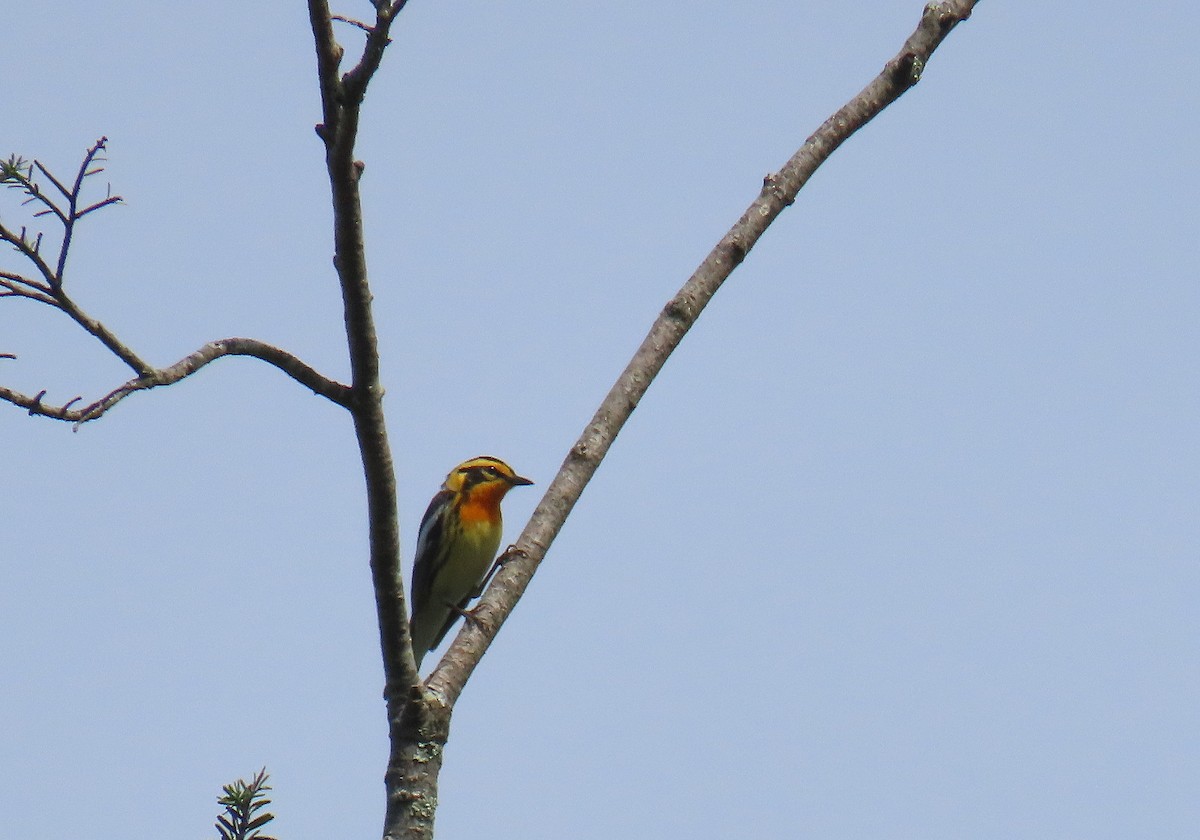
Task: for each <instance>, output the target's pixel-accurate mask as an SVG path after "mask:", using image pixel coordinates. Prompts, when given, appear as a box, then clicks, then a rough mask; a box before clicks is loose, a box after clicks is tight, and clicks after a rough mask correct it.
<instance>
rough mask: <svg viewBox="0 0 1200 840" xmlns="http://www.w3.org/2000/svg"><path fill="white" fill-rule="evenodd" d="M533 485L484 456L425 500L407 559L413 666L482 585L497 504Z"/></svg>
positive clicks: (492, 552)
mask: <svg viewBox="0 0 1200 840" xmlns="http://www.w3.org/2000/svg"><path fill="white" fill-rule="evenodd" d="M527 484H533V482H532V481H530V480H529V479H528V478H523V477H522V476H519V475H517V474H516V472H514V471H513V468H512V467H510V466H509V465H508V464H506V463H504V462H503V461H501V460H500V459H499V458H493V457H491V456H490V455H481V456H479V457H478V458H472V459H470V460H469V461H463V462H462V463H461V464H459V465H458V466H457V467H455V468H454V469H453V470H451V471H450V474H449V475H448V476H446V481H445V482H444V483H443V484H442V489H441V490H440V491H438V493H437V494H436V495H434V497H433V499H432V500H431V501H430V502H429V509H428V510H426V511H425V516H423V517H422V518H421V529H420V531H419V532H418V535H417V554H416V559H415V560H414V561H413V573H412V589H411V590H410V593H411V598H412V618H411V619H410V621H409V634H410V637H411V639H412V649H413V658H414V659H415V660H416V663H417V667H418V668H419V667H421V660H422V659H423V658H424V657H425V654H426V653H428V652H429V651H431V650H433V649H434V648H436V647H437V646H438V644H440V643H441V641H442V639H443V638H444V637H445V635H446V633H447V632H449V630H450V628H451V626H453V624H454V622H455V621H457V620H458V617H459V616H460V615H466V612H465V610H466V607H467V604H469V603H470V602H471V599H472V598H477V597H479V595H480V594H482V592H483V583H484V580H485V579H486V578H487V574H488V571H489V570H490V569H491V566H492V561H493V559H494V558H495V556H496V551H497V549H499V548H500V534H501V531H502V528H503V523H502V522H501V519H500V501H501V499H503V498H504V496H505V494H506V493H508V491H509V490H511V489H512V488H514V487H520V486H522V485H527Z"/></svg>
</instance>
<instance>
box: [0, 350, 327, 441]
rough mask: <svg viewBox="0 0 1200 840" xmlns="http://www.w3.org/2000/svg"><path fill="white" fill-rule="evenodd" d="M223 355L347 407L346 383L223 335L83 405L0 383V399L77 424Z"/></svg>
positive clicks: (287, 356) (287, 355) (285, 356)
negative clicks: (249, 360)
mask: <svg viewBox="0 0 1200 840" xmlns="http://www.w3.org/2000/svg"><path fill="white" fill-rule="evenodd" d="M223 356H252V357H254V358H256V359H260V360H262V361H264V362H267V363H268V364H270V365H274V366H275V367H277V368H279V369H280V370H282V371H283V372H284V373H286V374H287V375H288V376H290V377H291V378H292V379H295V380H296V381H297V382H299V383H300V384H301V385H304V386H305V387H307V388H309V389H310V390H311V391H312V392H313V393H314V394H317V395H319V396H322V397H325V398H326V399H328V400H330V401H332V402H334V403H337V404H338V405H340V406H342V407H343V408H349V407H350V389H349V387H347V386H346V385H343V384H341V383H340V382H337V381H335V380H333V379H329V378H328V377H326V376H323V375H322V374H320V373H318V372H317V371H316V370H314V369H313V368H311V367H309V366H308V365H307V364H305V363H304V362H302V361H301V360H300V359H298V358H297V357H296V356H293V355H292V354H291V353H289V352H287V351H286V350H282V349H280V348H278V347H276V346H274V345H272V344H267V343H266V342H262V341H259V340H257V339H253V338H226V339H222V340H220V341H210V342H209V343H208V344H205V345H204V346H203V347H201V348H200V349H199V350H196V351H195V352H193V353H190V354H188V355H187V356H185V357H184V358H182V359H180V360H179V361H178V362H176V363H175V364H173V365H171V366H170V367H166V368H162V369H155V368H151V369H149V370H147V371H146V372H145V373H143V374H142V375H140V376H137V377H134V378H133V379H130V380H129V381H128V382H126V383H124V384H123V385H121V386H120V387H118V388H115V389H113V390H112V391H110V392H109V393H107V394H105V395H104V396H103V397H101V398H100V399H98V400H96V401H95V402H93V403H91V404H89V405H86V406H84V407H83V408H78V409H76V408H71V406H72V405H74V404H75V403H77V402H79V401H80V400H82V397H75V398H74V399H73V400H71V401H70V402H67V403H65V404H63V405H61V406H51V405H46V404H44V403H43V402H42V398H43V397H45V395H46V392H45V391H41V392H40V393H38V394H36V395H34V396H32V397H30V396H28V395H25V394H21V393H19V392H17V391H13V390H11V389H9V388H4V387H0V400H4V401H5V402H10V403H12V404H13V405H16V406H19V407H21V408H24V409H26V410H28V411H29V413H30V414H33V415H38V416H40V417H49V418H50V419H52V420H63V421H66V422H70V423H75V424H76V425H77V426H78V425H81V424H83V423H87V422H88V421H90V420H95V419H97V418H98V417H101V416H102V415H104V413H105V412H107V411H108V410H109V409H111V408H112V407H113V406H115V405H116V404H117V403H119V402H120V401H121V400H123V399H125V398H126V397H127V396H129V395H130V394H133V393H136V392H138V391H146V390H149V389H151V388H158V387H161V386H163V385H173V384H174V383H176V382H179V381H180V380H182V379H185V378H187V377H189V376H191V375H192V374H193V373H195V372H196V371H198V370H200V369H201V368H202V367H204V366H205V365H207V364H209V363H210V362H214V361H216V360H217V359H220V358H221V357H223ZM12 358H15V357H12Z"/></svg>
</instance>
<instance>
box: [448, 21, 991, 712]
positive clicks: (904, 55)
mask: <svg viewBox="0 0 1200 840" xmlns="http://www.w3.org/2000/svg"><path fill="white" fill-rule="evenodd" d="M977 2H978V0H946V2H940V3H929V4H928V5H927V6H926V7H925V10H924V14H923V15H922V17H921V22H920V24H919V25H918V26H917V29H916V31H915V32H913V34H912V35H911V36H909V38H908V40H907V41H905V43H904V46H903V48H902V49H901V50H900V52H899V53H898V54H897V55H896V56H895V57H894V58H893V59H892V60H891V61H889V62H888V63H887V65H886V66H885V67H884V69H883V72H882V73H880V74H879V76H877V77H876V78H875V80H874V81H872V82H871V83H870V84H869V85H867V87H866V88H864V89H863V90H862V92H861V93H859V94H858V95H857V96H855V97H854V98H853V99H851V100H850V101H849V102H848V103H846V105H844V106H843V107H842V108H841V109H839V110H838V111H837V113H835V114H834V115H833V116H831V117H830V118H829V119H827V120H826V121H825V122H824V124H823V125H821V127H820V128H818V129H817V131H816V132H814V133H813V135H812V136H811V137H809V138H808V140H806V141H805V143H804V145H803V146H801V147H800V149H799V151H797V152H796V154H795V155H793V156H792V158H791V160H789V161H788V162H787V164H786V165H785V166H784V167H783V168H782V169H781V170H780V171H779V172H777V173H774V174H772V175H768V176H767V177H766V178H765V179H764V180H763V187H762V190H761V192H760V193H759V196H758V198H756V199H755V200H754V202H753V203H752V204H751V205H750V206H749V208H747V210H746V212H745V213H743V214H742V217H741V218H740V219H739V220H738V221H737V222H736V223H735V224H734V225H733V227H732V228H730V230H729V232H728V233H726V234H725V236H724V237H723V238H722V239H721V241H720V242H718V243H717V245H716V246H715V247H714V248H713V249H712V251H711V252H710V253H709V255H708V257H707V258H705V260H704V261H703V262H702V263H701V264H700V266H699V267H698V268H697V269H696V271H695V273H694V274H693V275H692V276H691V277H690V278H689V279H688V281H687V282H686V283H684V285H683V287H682V288H681V289H680V290H679V292H678V293H677V294H676V295H675V297H674V298H672V299H671V300H670V301H669V302H668V303H667V305H666V306H665V307H664V308H663V310H662V312H661V313H660V314H659V316H658V319H657V320H656V321H655V322H654V324H653V326H651V328H650V332H649V334H648V335H647V336H646V338H645V340H644V341H643V342H642V345H641V346H640V347H639V348H638V350H637V352H636V353H635V354H634V356H633V359H632V360H631V361H630V362H629V365H628V366H627V367H626V368H625V370H624V372H622V373H621V375H620V377H619V378H618V379H617V381H616V383H615V384H614V385H613V387H612V389H611V390H610V391H609V392H608V395H607V396H606V397H605V398H604V401H603V402H602V403H601V404H600V408H599V409H598V410H597V411H596V414H595V416H594V417H593V418H592V420H591V422H590V423H588V425H587V426H586V427H585V428H584V430H583V434H582V435H580V437H579V440H578V441H576V443H575V445H574V446H572V447H571V450H570V452H568V453H567V457H566V459H565V460H564V461H563V465H562V467H561V468H560V469H559V472H558V475H556V476H555V478H554V480H553V482H551V484H550V486H549V488H547V490H546V494H545V496H544V497H543V498H542V500H541V502H539V504H538V507H537V509H536V510H535V511H534V512H533V515H532V517H531V518H530V520H529V524H528V525H526V527H525V530H524V531H523V532H522V534H521V536H520V537H519V538H518V540H517V542H516V545H515V547H514V548H513V549H512V551H511V552H510V554H511V557H510V559H509V560H508V562H506V563H504V564H503V565H502V566H501V568H500V571H499V572H498V573H497V574H496V577H495V578H494V580H493V581H492V584H491V586H490V587H488V590H487V592H486V593H485V594H484V596H483V599H482V600H481V601H480V603H479V606H478V607H477V608H476V609H475V610H474V612H473V614H474V616H475V618H476V620H475V621H468V622H464V624H463V626H462V628H461V630H460V631H459V634H458V636H457V637H456V639H455V641H454V644H452V645H451V646H450V649H449V650H448V651H447V653H446V655H445V657H444V658H443V659H442V662H441V663H440V664H439V665H438V667H437V669H436V670H435V671H434V673H433V674H432V675H431V676H430V678H429V679H428V680H427V681H426V684H427V685H428V687H429V689H430V690H431V691H433V692H434V693H435V694H437V695H438V696H440V697H442V698H444V700H445V702H446V703H449V704H450V705H453V703H454V701H455V700H456V699H457V697H458V695H459V694H460V693H461V692H462V689H463V686H464V685H465V683H466V681H467V679H468V678H469V677H470V675H471V672H472V671H473V670H474V668H475V666H476V665H478V663H479V660H480V658H481V657H482V656H483V654H484V652H485V651H486V650H487V648H488V646H489V645H490V644H491V643H492V640H493V639H494V638H495V635H496V633H497V632H498V631H499V629H500V626H501V625H502V624H503V623H504V621H505V619H507V618H508V616H509V614H510V613H511V612H512V610H513V607H514V606H515V605H516V603H517V601H518V600H519V599H520V597H521V595H522V594H523V593H524V592H525V589H526V588H527V587H528V585H529V581H530V579H531V578H532V577H533V574H534V572H535V571H536V570H537V567H538V564H539V563H541V561H542V559H543V558H544V557H545V555H546V551H547V549H548V548H549V547H550V544H551V542H553V540H554V538H555V537H556V536H557V534H558V531H559V529H560V528H561V527H562V525H563V522H564V521H565V520H566V518H567V515H568V514H569V513H570V512H571V509H572V508H573V507H574V506H575V503H576V501H578V499H579V497H580V495H581V494H582V493H583V489H584V487H586V486H587V483H588V481H590V480H591V477H592V475H593V474H594V473H595V471H596V468H597V467H598V466H599V464H600V461H601V460H602V459H603V458H604V456H605V454H606V453H607V452H608V449H609V447H610V446H612V443H613V441H614V439H615V438H616V436H617V434H618V433H619V432H620V430H621V428H622V427H623V426H624V424H625V422H626V421H627V420H628V419H629V416H630V415H631V414H632V413H633V410H634V408H636V407H637V404H638V402H639V401H640V400H641V398H642V396H643V395H644V394H645V393H646V389H647V388H649V386H650V383H651V382H653V381H654V378H655V377H656V376H657V375H658V373H659V371H660V370H662V367H663V365H664V364H665V362H666V360H667V358H668V357H669V356H670V354H671V353H672V352H673V351H674V349H675V348H676V347H677V346H678V345H679V343H680V341H681V340H682V339H683V337H684V335H685V334H686V333H687V331H688V330H689V329H690V328H691V326H692V325H693V324H694V323H695V321H696V319H697V318H698V317H699V315H700V312H701V311H702V310H703V309H704V307H705V306H706V305H707V304H708V302H709V301H710V300H711V299H712V297H713V295H714V294H716V292H717V290H718V289H719V288H720V287H721V284H722V283H724V282H725V280H726V279H727V278H728V277H729V275H730V274H731V273H732V272H733V270H734V269H735V268H736V267H737V266H738V265H739V264H740V263H741V262H742V260H743V259H744V258H745V256H746V254H747V253H748V252H749V250H750V249H751V248H752V247H753V246H754V245H755V243H757V242H758V240H759V238H760V237H761V236H762V235H763V233H764V232H765V231H766V229H767V227H768V226H769V225H770V224H771V222H772V221H774V220H775V219H776V218H777V217H778V216H779V214H780V213H781V212H782V211H783V209H784V208H785V207H787V206H788V205H790V204H791V203H792V202H793V201H794V200H795V198H796V194H797V193H798V192H799V191H800V189H801V188H802V187H803V186H804V184H805V183H807V181H808V179H809V178H810V177H811V176H812V174H813V172H815V171H816V169H817V167H819V166H820V165H821V164H822V163H824V162H825V161H826V160H827V159H828V158H829V156H830V155H831V154H832V153H833V152H834V150H835V149H837V147H838V146H840V145H841V144H842V143H843V142H844V141H845V140H846V139H847V138H848V137H850V136H851V135H852V134H853V133H854V132H856V131H857V130H858V129H859V128H861V127H862V126H864V125H865V124H866V123H867V122H869V121H870V120H871V119H873V118H874V117H875V116H877V115H878V114H879V113H880V112H881V111H882V110H883V109H884V108H886V107H887V106H888V105H890V104H891V103H892V102H894V101H895V100H896V99H897V98H898V97H899V96H900V95H901V94H903V93H904V92H905V91H907V90H908V89H909V88H911V87H912V86H913V85H915V84H916V83H917V81H918V80H919V79H920V77H921V73H922V71H923V69H924V67H925V64H926V62H927V61H928V60H929V57H930V55H931V54H932V53H933V51H934V50H935V49H937V47H938V45H939V44H940V43H941V42H942V41H943V39H945V37H946V36H947V35H948V34H949V33H950V30H951V29H953V28H954V26H955V25H957V24H958V23H960V22H961V21H964V20H966V19H967V18H968V17H969V16H970V14H971V10H972V9H973V8H974V7H975V5H976V3H977Z"/></svg>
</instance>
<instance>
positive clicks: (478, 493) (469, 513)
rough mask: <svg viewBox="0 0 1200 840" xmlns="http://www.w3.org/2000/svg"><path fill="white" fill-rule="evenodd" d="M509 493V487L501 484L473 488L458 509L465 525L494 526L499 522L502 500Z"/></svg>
mask: <svg viewBox="0 0 1200 840" xmlns="http://www.w3.org/2000/svg"><path fill="white" fill-rule="evenodd" d="M507 492H508V487H507V486H506V485H504V484H501V483H499V482H497V483H495V484H481V485H479V486H478V487H472V488H471V489H470V490H469V491H467V494H466V498H465V499H463V500H462V504H461V505H459V508H458V514H459V516H460V517H461V519H462V523H463V525H468V526H469V525H483V524H487V525H492V524H494V523H497V522H499V521H500V500H501V499H503V498H504V494H505V493H507Z"/></svg>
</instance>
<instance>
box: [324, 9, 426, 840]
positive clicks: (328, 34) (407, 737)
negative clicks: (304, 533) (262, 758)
mask: <svg viewBox="0 0 1200 840" xmlns="http://www.w3.org/2000/svg"><path fill="white" fill-rule="evenodd" d="M404 2H405V0H393V2H386V0H376V2H375V7H376V18H375V24H374V26H365V25H364V26H363V28H365V29H366V31H367V43H366V46H365V47H364V51H363V56H362V58H361V59H360V61H359V63H358V64H357V65H356V66H355V68H354V69H353V70H351V71H350V72H348V73H346V74H345V75H344V76H342V77H341V78H339V77H338V68H339V66H340V63H341V59H342V56H343V50H342V47H341V46H340V45H339V44H338V43H337V42H336V41H335V40H334V35H333V25H332V18H331V16H330V11H329V5H328V3H327V2H326V0H309V4H308V6H309V17H310V20H311V23H312V29H313V38H314V40H315V42H316V48H317V66H318V76H319V81H320V88H321V104H322V112H323V115H324V122H323V124H322V125H320V126H318V127H317V134H318V135H319V136H320V137H321V139H322V141H323V142H324V144H325V163H326V168H327V170H328V173H329V184H330V190H331V198H332V202H333V215H334V267H335V269H336V270H337V274H338V281H339V284H340V286H341V291H342V308H343V313H344V318H345V323H346V341H347V350H348V352H349V356H350V369H351V372H352V381H351V403H350V411H351V414H352V416H353V418H354V431H355V435H356V437H357V439H358V447H359V453H360V455H361V457H362V464H363V473H364V476H365V479H366V487H367V512H368V518H369V523H368V532H369V540H370V565H371V578H372V582H373V584H374V589H375V607H376V614H377V618H378V622H379V641H380V650H381V653H382V656H383V670H384V699H385V701H386V703H387V716H388V735H389V741H390V751H389V757H388V767H387V772H386V773H385V776H384V781H385V786H386V795H387V811H386V814H385V817H384V837H385V838H389V837H400V836H404V837H432V834H433V815H434V811H435V809H436V803H437V776H438V772H439V771H440V769H441V745H442V744H444V743H445V740H446V736H447V732H448V726H449V709H448V707H441V706H439V704H438V703H437V702H436V701H433V700H432V698H430V696H429V695H428V692H425V691H424V690H423V689H422V688H421V687H420V678H419V676H418V673H417V668H416V662H415V661H414V659H413V655H412V645H411V641H410V639H409V628H408V608H407V605H406V602H405V596H404V584H403V580H402V576H401V569H400V526H399V518H398V512H397V499H396V496H397V493H396V477H395V467H394V464H393V461H392V454H391V447H390V444H389V442H388V434H387V425H386V423H385V419H384V412H383V387H382V385H381V383H380V380H379V347H378V338H377V335H376V331H375V320H374V314H373V312H372V307H371V302H372V297H371V289H370V285H369V282H368V275H367V261H366V253H365V247H364V241H363V224H362V203H361V196H360V192H359V181H360V179H361V177H362V173H363V164H362V163H361V162H359V161H357V160H355V159H354V145H355V141H356V139H357V134H358V122H359V114H360V109H361V105H362V101H363V97H364V96H365V94H366V89H367V85H368V84H369V82H370V80H371V77H372V76H373V74H374V73H375V71H376V70H377V69H378V67H379V63H380V61H381V60H382V58H383V52H384V49H385V48H386V46H387V44H388V30H389V27H390V25H391V22H392V20H393V19H394V18H395V16H396V14H398V13H399V11H400V9H401V8H403V6H404Z"/></svg>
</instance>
